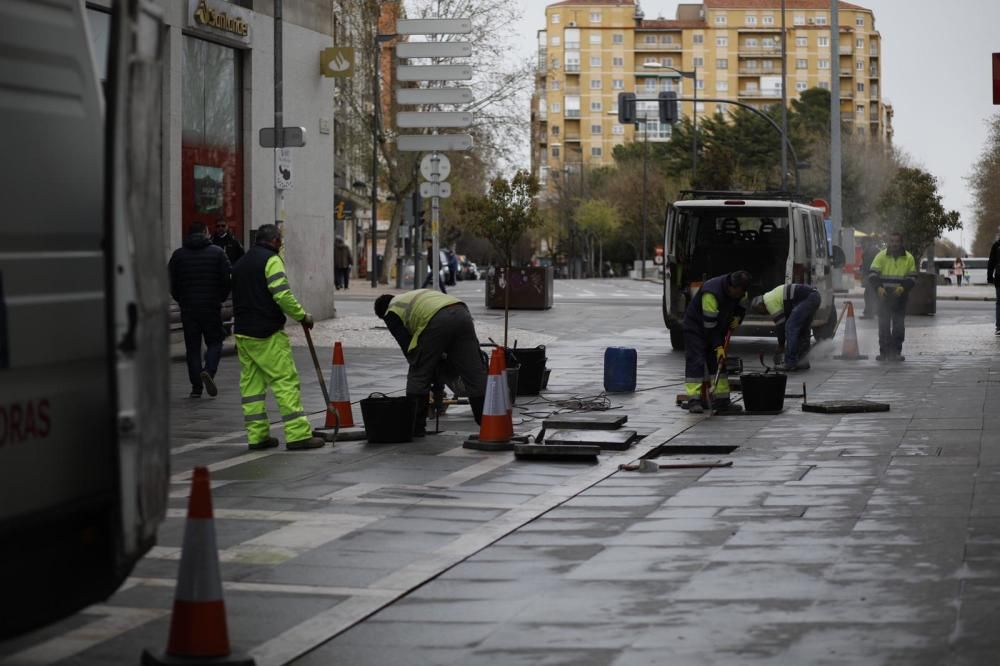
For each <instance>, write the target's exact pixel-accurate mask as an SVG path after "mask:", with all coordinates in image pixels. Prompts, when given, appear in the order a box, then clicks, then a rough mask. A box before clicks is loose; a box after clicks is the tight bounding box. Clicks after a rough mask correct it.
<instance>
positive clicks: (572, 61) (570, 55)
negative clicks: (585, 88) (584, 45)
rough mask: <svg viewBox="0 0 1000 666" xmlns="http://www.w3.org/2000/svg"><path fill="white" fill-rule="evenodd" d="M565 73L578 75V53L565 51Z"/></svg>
mask: <svg viewBox="0 0 1000 666" xmlns="http://www.w3.org/2000/svg"><path fill="white" fill-rule="evenodd" d="M566 71H567V72H572V73H578V72H579V71H580V52H579V51H566Z"/></svg>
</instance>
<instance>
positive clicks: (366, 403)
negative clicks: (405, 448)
mask: <svg viewBox="0 0 1000 666" xmlns="http://www.w3.org/2000/svg"><path fill="white" fill-rule="evenodd" d="M414 407H415V405H414V403H413V400H412V399H411V398H408V397H406V396H399V397H389V396H387V395H385V394H384V393H372V394H371V395H369V396H368V397H367V398H363V399H362V400H361V418H362V419H363V420H364V422H365V433H366V434H367V435H368V441H369V442H370V443H372V444H395V443H400V442H412V441H413V410H414Z"/></svg>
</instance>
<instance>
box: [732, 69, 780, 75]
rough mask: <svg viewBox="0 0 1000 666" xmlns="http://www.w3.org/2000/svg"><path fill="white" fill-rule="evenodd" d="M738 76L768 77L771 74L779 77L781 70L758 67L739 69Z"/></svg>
mask: <svg viewBox="0 0 1000 666" xmlns="http://www.w3.org/2000/svg"><path fill="white" fill-rule="evenodd" d="M739 73H740V76H769V75H771V74H776V75H778V76H781V69H780V68H778V69H775V68H773V67H772V68H771V69H762V68H760V67H740V69H739Z"/></svg>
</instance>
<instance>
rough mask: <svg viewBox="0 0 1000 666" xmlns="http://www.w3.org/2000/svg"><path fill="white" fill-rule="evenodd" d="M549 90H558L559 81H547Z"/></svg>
mask: <svg viewBox="0 0 1000 666" xmlns="http://www.w3.org/2000/svg"><path fill="white" fill-rule="evenodd" d="M549 90H559V82H558V81H552V82H551V83H549Z"/></svg>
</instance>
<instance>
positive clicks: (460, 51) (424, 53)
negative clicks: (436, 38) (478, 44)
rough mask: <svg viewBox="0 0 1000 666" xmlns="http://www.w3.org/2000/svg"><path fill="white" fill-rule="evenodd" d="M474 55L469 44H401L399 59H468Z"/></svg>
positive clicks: (398, 49)
mask: <svg viewBox="0 0 1000 666" xmlns="http://www.w3.org/2000/svg"><path fill="white" fill-rule="evenodd" d="M471 55H472V44H470V43H469V42H400V43H399V44H396V57H397V58H466V57H469V56H471Z"/></svg>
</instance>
